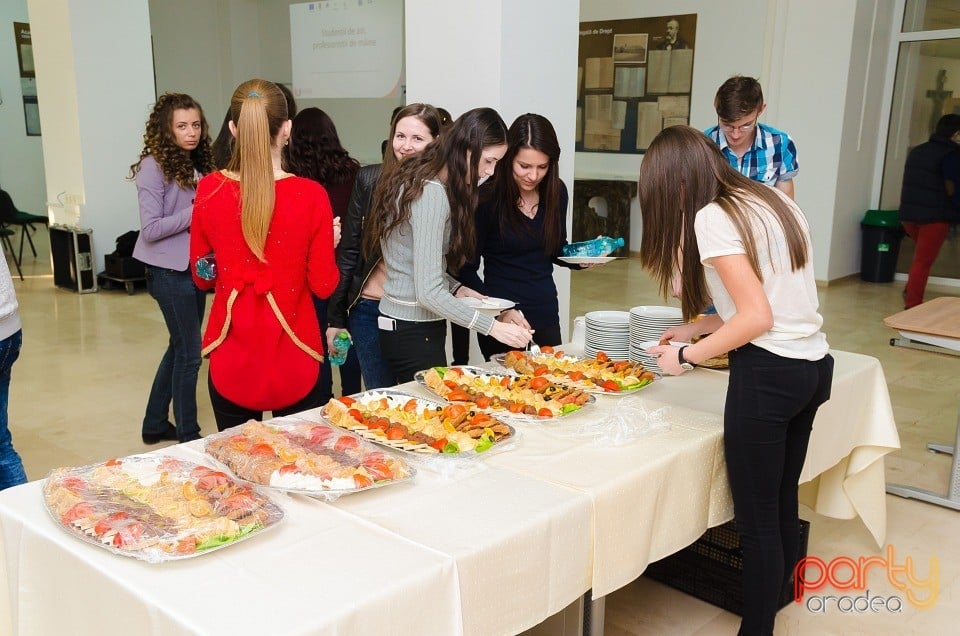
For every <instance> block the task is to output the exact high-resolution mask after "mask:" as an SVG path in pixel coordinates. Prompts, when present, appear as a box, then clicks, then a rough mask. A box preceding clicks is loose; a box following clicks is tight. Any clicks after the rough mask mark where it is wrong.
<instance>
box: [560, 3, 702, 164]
mask: <svg viewBox="0 0 960 636" xmlns="http://www.w3.org/2000/svg"><path fill="white" fill-rule="evenodd" d="M696 41H697V15H696V14H695V13H691V14H684V15H665V16H658V17H654V18H634V19H630V20H604V21H598V22H581V23H580V46H579V54H578V69H577V113H578V118H577V133H576V145H575V148H576V150H577V152H603V153H624V154H642V153H644V152H646V150H647V147H648V146H649V145H650V141H651V140H652V139H653V138H654V137H656V136H657V134H658V133H659V132H660V131H661V130H663V129H664V128H666V127H668V126H675V125H677V124H687V123H689V121H690V92H691V87H692V85H693V52H694V48H695V47H696Z"/></svg>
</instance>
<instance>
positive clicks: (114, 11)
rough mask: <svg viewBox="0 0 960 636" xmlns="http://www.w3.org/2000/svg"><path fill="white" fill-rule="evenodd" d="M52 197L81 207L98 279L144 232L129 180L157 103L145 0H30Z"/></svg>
mask: <svg viewBox="0 0 960 636" xmlns="http://www.w3.org/2000/svg"><path fill="white" fill-rule="evenodd" d="M29 7H30V16H31V27H32V28H33V29H34V31H35V35H34V56H35V58H36V65H37V76H38V81H37V92H38V99H39V102H40V120H41V125H42V126H43V129H44V136H43V140H44V141H43V143H44V158H45V166H46V175H47V198H48V199H49V200H51V201H54V200H56V198H57V195H58V193H60V192H67V193H70V194H72V195H73V196H76V197H78V198H79V199H80V200H82V201H83V204H84V205H83V208H82V213H81V216H80V219H79V223H78V224H79V225H80V226H81V227H87V228H91V229H93V240H94V254H95V257H96V261H95V267H96V271H100V270H101V269H102V267H103V256H104V254H107V253H110V252H113V251H114V249H115V248H116V243H115V241H116V238H117V236H119V235H120V234H123V233H124V232H127V231H129V230H131V229H136V228H138V227H139V225H140V220H139V215H138V213H137V197H136V190H135V187H134V185H133V184H132V182H130V181H127V180H126V179H125V177H126V175H127V174H128V172H129V168H130V164H131V163H133V162H134V160H136V158H137V157H138V156H139V154H140V149H141V148H142V139H143V128H144V122H145V121H146V116H145V114H146V112H147V110H148V109H149V107H150V106H151V105H152V104H153V77H152V74H151V73H150V68H151V66H152V65H151V53H150V31H149V16H148V11H147V2H146V0H101V1H99V2H95V3H94V2H87V1H85V0H30V4H29Z"/></svg>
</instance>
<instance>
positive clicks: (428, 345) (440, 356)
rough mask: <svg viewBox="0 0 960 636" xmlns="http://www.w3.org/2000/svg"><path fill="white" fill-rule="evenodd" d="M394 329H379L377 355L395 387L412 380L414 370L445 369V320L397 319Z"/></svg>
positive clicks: (415, 371) (414, 373)
mask: <svg viewBox="0 0 960 636" xmlns="http://www.w3.org/2000/svg"><path fill="white" fill-rule="evenodd" d="M396 327H397V328H396V329H395V330H393V331H387V330H385V329H381V330H380V355H381V357H382V358H383V361H384V363H386V365H387V366H388V367H389V368H390V370H391V372H392V373H393V382H394V384H403V383H404V382H409V381H411V380H413V376H414V375H416V373H417V371H423V370H425V369H429V368H430V367H445V366H447V321H446V320H431V321H428V322H408V321H406V320H397V321H396Z"/></svg>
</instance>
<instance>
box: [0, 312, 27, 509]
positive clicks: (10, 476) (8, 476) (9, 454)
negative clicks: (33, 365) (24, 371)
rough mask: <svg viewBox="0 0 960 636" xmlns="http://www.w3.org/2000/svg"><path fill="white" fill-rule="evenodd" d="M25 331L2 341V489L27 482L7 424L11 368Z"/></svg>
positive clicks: (0, 384)
mask: <svg viewBox="0 0 960 636" xmlns="http://www.w3.org/2000/svg"><path fill="white" fill-rule="evenodd" d="M22 343H23V332H22V331H18V332H17V333H15V334H13V335H12V336H10V337H9V338H7V339H6V340H4V341H2V342H0V490H3V489H4V488H9V487H11V486H16V485H17V484H25V483H27V474H26V473H25V472H23V461H21V459H20V455H18V454H17V451H16V450H14V448H13V437H12V436H11V435H10V428H9V426H7V403H8V402H9V398H10V368H11V367H13V363H14V362H16V361H17V358H19V357H20V346H21V344H22Z"/></svg>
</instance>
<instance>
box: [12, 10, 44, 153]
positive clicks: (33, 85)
mask: <svg viewBox="0 0 960 636" xmlns="http://www.w3.org/2000/svg"><path fill="white" fill-rule="evenodd" d="M13 38H14V42H16V44H17V62H18V63H19V66H20V93H21V95H22V96H23V120H24V125H25V126H26V129H27V135H29V136H31V137H35V136H39V135H40V110H39V108H38V106H37V80H36V75H37V73H36V69H35V68H34V66H33V42H32V40H31V38H30V24H29V23H27V22H14V23H13Z"/></svg>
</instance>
